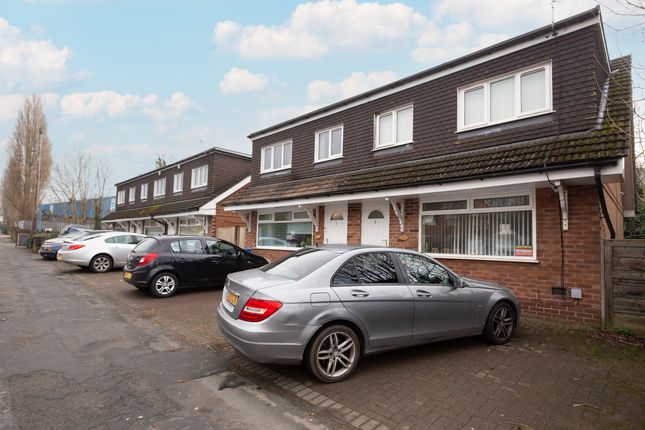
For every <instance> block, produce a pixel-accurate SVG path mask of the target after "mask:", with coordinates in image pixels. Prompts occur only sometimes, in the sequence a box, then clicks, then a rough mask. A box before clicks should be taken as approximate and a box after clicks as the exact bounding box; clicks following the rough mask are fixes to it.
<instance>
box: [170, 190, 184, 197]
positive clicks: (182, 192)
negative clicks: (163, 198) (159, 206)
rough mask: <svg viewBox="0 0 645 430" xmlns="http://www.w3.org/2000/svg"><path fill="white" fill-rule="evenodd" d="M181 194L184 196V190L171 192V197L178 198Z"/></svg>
mask: <svg viewBox="0 0 645 430" xmlns="http://www.w3.org/2000/svg"><path fill="white" fill-rule="evenodd" d="M182 194H184V190H179V191H173V192H172V195H173V196H180V195H182Z"/></svg>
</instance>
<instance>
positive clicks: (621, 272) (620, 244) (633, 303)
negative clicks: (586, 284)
mask: <svg viewBox="0 0 645 430" xmlns="http://www.w3.org/2000/svg"><path fill="white" fill-rule="evenodd" d="M603 247H604V252H603V254H604V255H603V259H604V261H603V271H604V273H603V289H602V290H603V326H604V327H606V328H612V327H615V326H625V327H630V328H634V329H637V330H639V331H643V330H645V240H605V241H604V244H603Z"/></svg>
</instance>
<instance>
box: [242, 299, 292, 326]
mask: <svg viewBox="0 0 645 430" xmlns="http://www.w3.org/2000/svg"><path fill="white" fill-rule="evenodd" d="M281 307H282V302H276V301H273V300H260V299H254V298H250V299H249V300H248V301H247V302H246V304H245V305H244V308H243V309H242V312H240V316H239V318H240V319H241V320H242V321H248V322H260V321H264V320H265V319H267V318H269V317H270V316H271V315H273V314H274V313H276V312H277V311H278V309H280V308H281Z"/></svg>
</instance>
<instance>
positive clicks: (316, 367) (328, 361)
mask: <svg viewBox="0 0 645 430" xmlns="http://www.w3.org/2000/svg"><path fill="white" fill-rule="evenodd" d="M359 356H360V343H359V341H358V338H357V337H356V334H355V333H354V332H353V331H352V330H351V329H350V328H348V327H345V326H332V327H328V328H327V329H325V330H323V331H322V332H320V333H319V334H318V336H316V338H315V339H314V342H313V344H312V346H311V348H310V350H309V362H308V365H309V368H310V370H311V371H312V373H313V374H314V376H316V377H317V378H318V379H320V380H321V381H323V382H338V381H342V380H343V379H345V378H347V377H349V375H350V374H351V373H352V372H353V370H354V368H355V367H356V364H357V363H358V358H359Z"/></svg>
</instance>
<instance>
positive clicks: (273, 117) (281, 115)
mask: <svg viewBox="0 0 645 430" xmlns="http://www.w3.org/2000/svg"><path fill="white" fill-rule="evenodd" d="M319 107H320V106H319V105H313V104H309V105H305V106H287V107H281V108H274V109H268V110H265V111H262V112H260V118H259V120H260V124H261V126H263V127H264V126H268V125H273V124H277V123H279V122H282V121H286V120H288V119H291V118H295V117H297V116H299V115H302V114H305V113H307V112H311V111H313V110H316V109H318V108H319Z"/></svg>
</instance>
